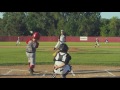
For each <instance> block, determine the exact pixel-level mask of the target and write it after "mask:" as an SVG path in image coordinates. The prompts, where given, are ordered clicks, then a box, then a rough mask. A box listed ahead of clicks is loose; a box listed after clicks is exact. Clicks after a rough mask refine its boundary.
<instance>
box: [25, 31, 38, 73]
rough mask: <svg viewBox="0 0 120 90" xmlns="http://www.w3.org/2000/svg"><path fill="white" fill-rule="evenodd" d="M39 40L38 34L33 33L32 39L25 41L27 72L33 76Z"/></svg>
mask: <svg viewBox="0 0 120 90" xmlns="http://www.w3.org/2000/svg"><path fill="white" fill-rule="evenodd" d="M39 39H40V34H39V33H38V32H35V33H33V35H32V39H29V40H27V41H26V43H27V46H26V55H27V58H28V64H29V72H30V74H31V75H33V72H34V68H35V60H36V48H38V46H39V43H38V40H39Z"/></svg>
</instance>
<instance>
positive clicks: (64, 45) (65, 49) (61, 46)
mask: <svg viewBox="0 0 120 90" xmlns="http://www.w3.org/2000/svg"><path fill="white" fill-rule="evenodd" d="M68 49H69V48H68V46H67V45H66V44H64V43H63V44H61V45H60V47H59V50H60V51H61V52H67V51H68Z"/></svg>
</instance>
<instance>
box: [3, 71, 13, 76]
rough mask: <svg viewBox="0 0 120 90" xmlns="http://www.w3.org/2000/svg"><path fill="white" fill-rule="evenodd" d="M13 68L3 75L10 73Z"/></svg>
mask: <svg viewBox="0 0 120 90" xmlns="http://www.w3.org/2000/svg"><path fill="white" fill-rule="evenodd" d="M11 72H12V70H9V71H8V72H7V73H5V74H3V75H8V74H9V73H11Z"/></svg>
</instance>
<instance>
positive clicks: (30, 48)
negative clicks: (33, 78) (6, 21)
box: [26, 40, 36, 53]
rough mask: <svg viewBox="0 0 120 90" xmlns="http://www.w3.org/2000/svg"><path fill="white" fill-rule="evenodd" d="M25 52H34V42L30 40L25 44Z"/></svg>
mask: <svg viewBox="0 0 120 90" xmlns="http://www.w3.org/2000/svg"><path fill="white" fill-rule="evenodd" d="M26 52H28V53H35V52H36V42H33V41H32V40H30V41H29V42H28V44H27V46H26Z"/></svg>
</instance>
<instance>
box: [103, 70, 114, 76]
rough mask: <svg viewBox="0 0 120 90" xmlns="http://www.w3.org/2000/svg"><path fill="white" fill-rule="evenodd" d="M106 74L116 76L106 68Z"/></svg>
mask: <svg viewBox="0 0 120 90" xmlns="http://www.w3.org/2000/svg"><path fill="white" fill-rule="evenodd" d="M105 71H106V72H107V73H108V74H110V75H112V76H116V75H114V74H113V73H111V72H109V71H108V70H105Z"/></svg>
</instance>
